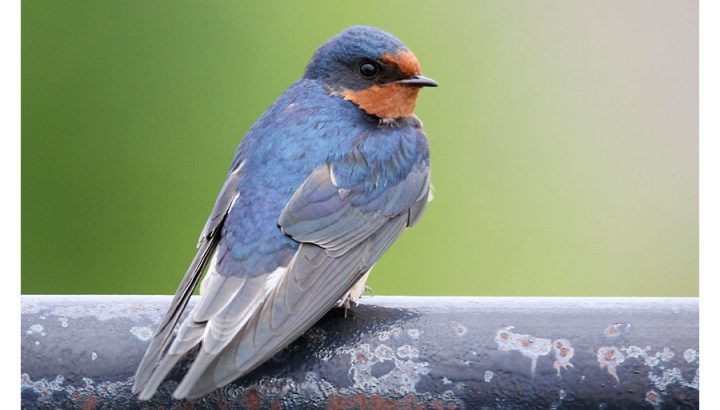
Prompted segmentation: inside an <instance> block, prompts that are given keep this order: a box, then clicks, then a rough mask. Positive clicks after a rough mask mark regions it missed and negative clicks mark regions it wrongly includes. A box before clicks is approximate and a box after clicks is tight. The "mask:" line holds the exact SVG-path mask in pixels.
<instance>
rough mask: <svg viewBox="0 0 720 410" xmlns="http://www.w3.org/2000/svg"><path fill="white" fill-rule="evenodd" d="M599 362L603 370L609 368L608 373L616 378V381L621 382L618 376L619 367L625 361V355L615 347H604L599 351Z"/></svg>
mask: <svg viewBox="0 0 720 410" xmlns="http://www.w3.org/2000/svg"><path fill="white" fill-rule="evenodd" d="M597 361H598V363H599V364H600V368H601V369H604V368H606V367H607V371H608V373H609V374H610V375H611V376H612V377H614V378H615V380H616V381H618V382H619V381H620V378H619V377H618V374H617V367H618V366H619V365H620V363H622V362H624V361H625V355H623V354H622V352H621V351H620V349H618V348H617V347H615V346H603V347H601V348H599V349H598V351H597Z"/></svg>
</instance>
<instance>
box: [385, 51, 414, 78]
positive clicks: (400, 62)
mask: <svg viewBox="0 0 720 410" xmlns="http://www.w3.org/2000/svg"><path fill="white" fill-rule="evenodd" d="M381 58H382V60H383V61H385V62H386V63H388V64H392V65H394V66H396V67H397V68H399V69H400V71H401V72H402V73H403V74H405V75H407V76H413V75H419V74H420V62H419V61H418V59H417V57H415V54H413V53H412V51H410V50H403V51H400V52H398V53H397V54H384V55H383V56H382V57H381Z"/></svg>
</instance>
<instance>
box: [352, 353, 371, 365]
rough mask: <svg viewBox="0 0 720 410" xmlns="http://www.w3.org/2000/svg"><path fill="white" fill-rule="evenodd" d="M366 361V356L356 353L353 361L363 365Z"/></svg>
mask: <svg viewBox="0 0 720 410" xmlns="http://www.w3.org/2000/svg"><path fill="white" fill-rule="evenodd" d="M367 359H368V358H367V356H365V355H364V354H362V353H357V354H356V355H355V361H356V362H359V363H365V362H367Z"/></svg>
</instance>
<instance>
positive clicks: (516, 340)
mask: <svg viewBox="0 0 720 410" xmlns="http://www.w3.org/2000/svg"><path fill="white" fill-rule="evenodd" d="M513 328H514V326H508V327H506V328H503V329H500V330H498V331H497V332H496V334H495V343H497V345H498V350H500V351H501V352H510V351H513V350H516V351H518V352H520V353H521V354H522V355H523V356H525V357H527V358H529V359H530V372H531V373H532V374H533V376H534V375H535V368H536V367H537V359H538V357H539V356H545V355H547V354H548V353H550V349H551V348H552V342H551V340H550V339H544V338H541V337H535V336H531V335H526V334H520V333H514V332H512V331H511V330H512V329H513Z"/></svg>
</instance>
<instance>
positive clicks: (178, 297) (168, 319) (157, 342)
mask: <svg viewBox="0 0 720 410" xmlns="http://www.w3.org/2000/svg"><path fill="white" fill-rule="evenodd" d="M242 167H243V164H242V163H241V164H239V165H238V167H237V168H235V169H234V170H232V171H231V172H230V173H229V174H228V177H227V178H226V180H225V183H224V184H223V187H222V190H221V191H220V195H219V196H218V199H217V200H216V201H215V205H214V207H213V210H212V212H211V214H210V218H208V220H207V222H206V223H205V226H204V227H203V230H202V232H201V234H200V240H199V242H198V251H197V253H196V254H195V257H194V258H193V260H192V262H191V263H190V266H189V267H188V270H187V272H185V276H184V277H183V279H182V281H181V282H180V285H179V286H178V289H177V291H176V293H175V297H173V300H172V301H171V302H170V307H169V308H168V311H167V312H166V313H165V316H164V317H163V319H162V320H161V321H160V325H159V326H158V327H157V329H156V330H155V334H154V335H153V338H152V340H151V341H150V346H148V348H147V350H146V351H145V355H144V356H143V358H142V361H141V362H140V365H139V366H138V369H137V371H136V372H135V382H134V383H133V387H132V391H133V393H139V392H140V391H141V390H143V389H145V386H146V384H147V383H148V381H149V380H150V378H151V377H152V376H153V373H155V372H156V368H157V367H158V365H159V364H160V361H161V360H162V358H163V355H164V353H165V351H166V349H167V348H168V345H169V344H170V341H171V336H172V333H173V330H175V327H176V326H177V323H178V321H179V319H180V316H181V315H182V313H183V312H184V311H185V307H186V306H187V303H188V301H189V300H190V296H192V293H193V291H194V290H195V287H196V286H197V284H198V282H199V281H200V277H201V276H202V273H203V271H204V270H205V267H206V266H207V264H208V261H209V259H210V256H211V255H212V254H213V252H214V250H215V247H216V246H217V243H218V239H219V235H217V233H218V229H219V228H220V226H222V223H223V221H224V220H225V217H226V216H227V214H228V212H229V211H230V208H232V206H233V204H234V203H235V200H236V199H237V195H238V194H237V189H236V187H237V181H238V178H239V175H240V171H241V169H242ZM168 371H169V370H168ZM158 384H159V383H158ZM150 390H152V391H153V392H154V390H155V389H150ZM150 395H151V396H152V393H150Z"/></svg>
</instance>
